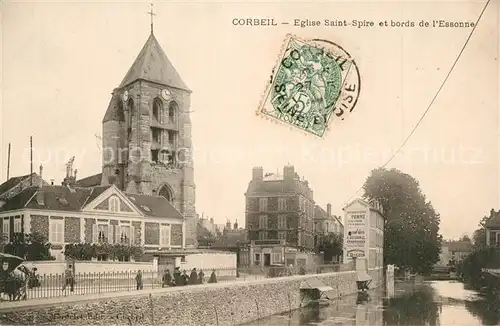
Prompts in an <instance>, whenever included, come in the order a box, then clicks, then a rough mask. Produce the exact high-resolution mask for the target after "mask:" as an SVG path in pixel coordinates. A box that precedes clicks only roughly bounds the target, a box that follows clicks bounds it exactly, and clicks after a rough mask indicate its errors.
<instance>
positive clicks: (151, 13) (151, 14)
mask: <svg viewBox="0 0 500 326" xmlns="http://www.w3.org/2000/svg"><path fill="white" fill-rule="evenodd" d="M147 14H148V15H150V16H151V34H153V16H156V14H155V13H154V12H153V3H151V11H150V12H148V13H147Z"/></svg>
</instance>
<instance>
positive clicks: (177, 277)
mask: <svg viewBox="0 0 500 326" xmlns="http://www.w3.org/2000/svg"><path fill="white" fill-rule="evenodd" d="M135 281H136V284H137V290H142V289H143V282H142V271H140V270H139V271H138V272H137V274H136V276H135ZM204 281H205V273H203V271H202V270H200V271H199V272H197V271H196V268H193V269H192V270H191V274H190V275H187V272H186V270H184V271H182V272H181V271H180V268H179V267H176V268H175V269H174V272H173V275H172V274H171V273H170V270H168V269H167V270H165V272H164V273H163V276H162V278H161V286H162V287H168V286H184V285H195V284H203V283H204ZM208 283H217V276H216V275H215V270H213V271H212V274H211V275H210V278H209V280H208Z"/></svg>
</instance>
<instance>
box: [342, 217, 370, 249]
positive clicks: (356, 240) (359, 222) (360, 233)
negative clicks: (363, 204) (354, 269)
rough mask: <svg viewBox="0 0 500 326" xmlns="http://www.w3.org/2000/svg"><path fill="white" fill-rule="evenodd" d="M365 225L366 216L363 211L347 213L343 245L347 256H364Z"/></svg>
mask: <svg viewBox="0 0 500 326" xmlns="http://www.w3.org/2000/svg"><path fill="white" fill-rule="evenodd" d="M366 225H367V217H366V214H364V213H351V214H348V215H347V220H346V225H345V229H344V232H345V242H344V247H345V250H346V254H347V257H350V258H354V257H356V258H360V257H366V241H367V234H366Z"/></svg>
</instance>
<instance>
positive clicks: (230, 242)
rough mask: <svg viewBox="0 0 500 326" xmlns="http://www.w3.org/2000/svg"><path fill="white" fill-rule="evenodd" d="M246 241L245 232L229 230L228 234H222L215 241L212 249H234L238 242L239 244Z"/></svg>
mask: <svg viewBox="0 0 500 326" xmlns="http://www.w3.org/2000/svg"><path fill="white" fill-rule="evenodd" d="M246 241H247V230H237V231H235V230H231V231H229V232H224V234H223V235H222V236H221V237H219V238H217V239H216V240H215V243H214V244H213V245H212V248H218V249H222V248H236V247H237V246H238V242H239V243H240V244H242V243H245V242H246Z"/></svg>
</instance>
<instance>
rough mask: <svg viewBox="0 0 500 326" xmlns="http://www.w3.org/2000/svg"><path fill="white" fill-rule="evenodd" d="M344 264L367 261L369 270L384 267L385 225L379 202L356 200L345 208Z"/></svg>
mask: <svg viewBox="0 0 500 326" xmlns="http://www.w3.org/2000/svg"><path fill="white" fill-rule="evenodd" d="M344 214H345V216H344V263H349V262H351V261H352V260H353V258H356V259H357V260H359V259H363V260H365V263H366V267H367V268H368V269H379V268H382V267H383V266H384V224H385V219H384V215H383V209H382V206H381V205H380V204H379V203H378V202H377V201H372V202H370V203H369V202H367V201H365V200H362V199H356V200H354V201H352V202H351V203H350V204H348V205H346V207H345V208H344Z"/></svg>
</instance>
